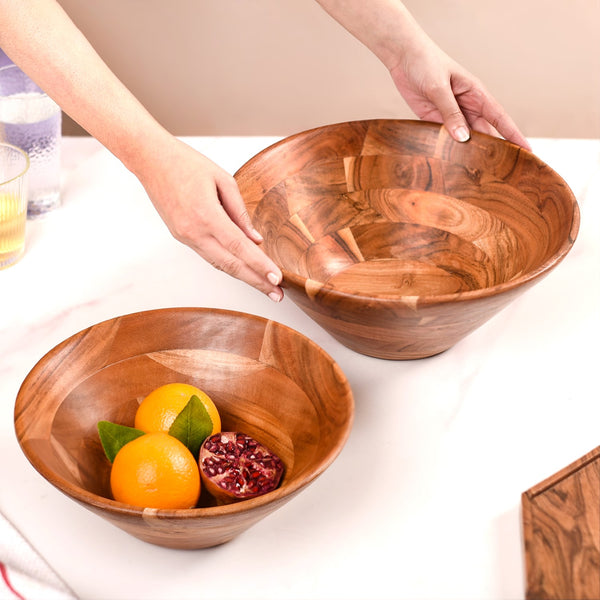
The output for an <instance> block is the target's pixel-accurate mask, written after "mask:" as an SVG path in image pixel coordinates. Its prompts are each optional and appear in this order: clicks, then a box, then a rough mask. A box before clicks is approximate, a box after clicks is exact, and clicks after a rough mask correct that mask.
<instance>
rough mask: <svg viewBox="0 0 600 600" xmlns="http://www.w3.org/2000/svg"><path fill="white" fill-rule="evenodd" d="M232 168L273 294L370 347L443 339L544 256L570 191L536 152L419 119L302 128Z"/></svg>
mask: <svg viewBox="0 0 600 600" xmlns="http://www.w3.org/2000/svg"><path fill="white" fill-rule="evenodd" d="M235 178H236V180H237V182H238V185H239V187H240V190H241V193H242V195H243V197H244V200H245V201H246V204H247V207H248V211H249V213H250V216H251V218H252V221H253V223H254V225H255V226H256V228H257V229H258V230H259V231H260V232H261V233H262V235H263V236H264V238H265V242H264V249H265V251H266V253H267V254H268V255H269V256H270V257H271V258H272V259H273V260H274V261H275V262H276V263H277V264H278V265H279V266H280V268H281V269H282V271H283V274H284V281H283V285H284V287H285V288H287V292H286V293H287V295H288V296H290V297H291V299H292V300H293V301H294V302H295V303H296V304H298V306H300V307H301V308H302V309H303V310H304V311H305V312H306V313H307V314H308V315H309V316H310V317H312V318H313V319H314V320H315V321H316V322H317V323H319V324H320V325H321V326H322V327H324V328H325V329H326V330H327V331H329V332H330V333H331V334H332V335H333V336H334V337H335V338H337V339H338V340H339V341H340V342H342V343H343V344H345V345H346V346H348V347H350V348H352V349H353V350H356V351H358V352H362V353H364V354H368V355H372V356H376V357H380V358H389V359H412V358H421V357H425V356H430V355H433V354H437V353H439V352H442V351H443V350H446V349H447V348H449V347H451V346H452V345H454V344H455V343H456V342H457V341H459V340H460V339H461V338H463V337H464V336H465V335H467V334H468V333H470V332H471V331H473V330H474V329H476V328H477V327H479V326H480V325H481V324H482V323H484V322H485V321H487V320H488V319H489V318H490V317H491V316H493V315H494V314H495V313H497V312H498V311H499V310H500V309H502V308H503V307H505V306H506V305H507V304H508V303H509V302H510V301H511V300H513V299H514V298H515V297H516V296H517V295H519V294H521V293H523V292H524V291H525V290H526V289H527V288H528V287H530V286H531V285H533V284H534V283H536V282H537V281H539V280H540V279H541V277H542V276H543V275H545V274H547V273H548V272H549V271H550V270H551V269H553V268H554V267H555V266H556V265H557V264H558V263H559V262H560V261H561V260H562V259H563V258H564V257H565V255H566V254H567V253H568V252H569V250H570V248H571V246H572V245H573V243H574V241H575V238H576V235H577V232H578V229H579V211H578V206H577V202H576V200H575V198H574V196H573V194H572V192H571V191H570V189H569V188H568V186H567V185H566V183H565V182H564V181H563V180H562V179H561V178H560V177H559V176H558V175H557V174H556V173H555V172H554V171H553V170H552V169H551V168H550V167H548V166H547V165H546V164H544V163H543V162H542V161H541V160H539V159H538V158H537V157H536V156H534V155H533V154H531V153H530V152H527V151H525V150H523V149H521V148H519V147H518V146H515V145H513V144H511V143H509V142H506V141H504V140H501V139H497V138H494V137H490V136H486V135H481V134H477V133H474V134H473V137H472V139H471V140H470V141H469V142H467V143H464V144H461V143H458V142H455V141H454V140H453V139H452V138H451V137H450V136H449V134H448V133H447V131H446V130H445V129H444V128H443V127H441V126H439V125H436V124H433V123H425V122H421V121H396V120H375V121H359V122H350V123H341V124H338V125H331V126H326V127H321V128H318V129H314V130H311V131H307V132H303V133H300V134H297V135H294V136H292V137H289V138H286V139H284V140H282V141H280V142H278V143H276V144H275V145H273V146H271V147H269V148H267V149H266V150H264V151H262V152H261V153H259V154H258V155H256V156H255V157H254V158H252V159H251V160H250V161H248V162H247V163H246V164H245V165H244V166H243V167H242V168H241V169H240V170H239V171H238V172H237V173H236V175H235Z"/></svg>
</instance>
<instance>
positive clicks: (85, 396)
mask: <svg viewBox="0 0 600 600" xmlns="http://www.w3.org/2000/svg"><path fill="white" fill-rule="evenodd" d="M171 382H180V383H190V384H192V385H194V386H196V387H199V388H200V389H202V390H204V391H205V392H206V393H208V394H209V395H210V396H211V398H212V399H213V401H214V403H215V405H216V406H217V409H218V410H219V413H220V416H221V420H222V429H223V431H242V432H244V433H247V434H248V435H250V436H252V437H254V438H255V439H257V440H258V441H260V442H262V443H263V444H265V445H266V446H267V447H268V448H270V449H271V450H272V451H273V452H275V453H276V454H277V455H278V456H279V457H280V458H281V459H282V461H283V463H284V466H285V472H284V476H283V479H282V481H281V483H280V485H279V487H278V488H277V489H276V490H274V491H271V492H269V493H267V494H265V495H263V496H259V497H255V498H252V499H247V500H243V501H240V502H236V503H233V504H228V505H218V504H217V503H216V502H214V501H211V500H210V499H206V498H204V496H201V500H200V504H199V507H197V508H191V509H177V510H163V509H160V510H159V509H148V508H146V509H142V508H138V507H135V506H130V505H127V504H122V503H119V502H116V501H115V500H112V499H111V494H110V483H109V476H110V463H109V462H108V460H107V458H106V456H105V455H104V451H103V449H102V446H101V443H100V440H99V436H98V432H97V423H98V422H99V421H101V420H108V421H112V422H114V423H119V424H123V425H129V426H133V422H134V415H135V412H136V409H137V407H138V405H139V402H140V401H141V400H142V399H143V398H144V397H145V396H146V395H147V394H148V393H149V392H150V391H152V390H153V389H156V388H157V387H159V386H161V385H163V384H165V383H171ZM353 415H354V404H353V398H352V393H351V390H350V387H349V384H348V382H347V380H346V377H345V376H344V374H343V373H342V371H341V370H340V368H339V367H338V365H337V364H336V363H335V362H334V361H333V360H332V359H331V358H330V357H329V356H328V355H327V354H326V353H325V352H324V351H323V350H322V349H321V348H319V347H318V346H317V345H316V344H315V343H313V342H312V341H310V340H309V339H308V338H306V337H304V336H303V335H301V334H299V333H297V332H295V331H294V330H292V329H290V328H288V327H286V326H284V325H281V324H279V323H276V322H274V321H270V320H266V319H263V318H260V317H257V316H252V315H248V314H244V313H237V312H231V311H224V310H213V309H203V308H180V309H163V310H155V311H148V312H141V313H135V314H131V315H126V316H122V317H118V318H115V319H112V320H109V321H105V322H102V323H99V324H97V325H94V326H92V327H90V328H88V329H86V330H84V331H81V332H80V333H77V334H76V335H74V336H72V337H70V338H68V339H67V340H65V341H64V342H62V343H61V344H59V345H58V346H56V347H55V348H54V349H52V350H51V351H50V352H49V353H48V354H46V355H45V356H44V357H43V358H42V359H41V360H40V361H39V362H38V363H37V364H36V365H35V366H34V367H33V369H32V370H31V372H30V373H29V374H28V376H27V377H26V379H25V380H24V382H23V384H22V386H21V388H20V390H19V393H18V396H17V400H16V404H15V430H16V434H17V438H18V440H19V443H20V445H21V448H22V449H23V452H24V453H25V455H26V456H27V458H28V459H29V461H30V462H31V464H32V465H33V466H34V467H35V468H36V469H37V471H39V473H41V475H43V476H44V477H45V478H46V479H47V480H48V481H49V482H50V483H51V484H53V485H54V486H56V487H57V488H58V489H59V490H60V491H62V492H63V493H65V494H66V495H67V496H69V497H70V498H72V499H74V500H76V501H77V502H79V503H80V504H82V505H83V506H85V507H86V508H88V509H89V510H91V511H93V512H94V513H97V514H98V515H100V516H102V517H104V518H105V519H107V520H108V521H110V522H111V523H113V524H114V525H116V526H118V527H120V528H122V529H124V530H125V531H127V532H129V533H130V534H132V535H134V536H136V537H138V538H140V539H142V540H145V541H147V542H151V543H153V544H157V545H161V546H167V547H171V548H204V547H209V546H215V545H217V544H221V543H223V542H227V541H229V540H231V539H232V538H234V537H235V536H236V535H238V534H239V533H241V532H242V531H244V530H246V529H247V528H248V527H250V526H251V525H253V524H254V523H256V522H257V521H259V520H260V519H262V518H263V517H265V516H266V515H268V514H269V513H271V512H273V511H274V510H276V509H277V508H279V507H280V506H282V505H283V504H284V503H286V502H287V501H289V500H290V499H291V498H293V497H294V496H295V495H296V494H298V493H299V492H300V491H301V490H302V489H303V488H305V487H306V486H307V485H308V484H309V483H311V482H312V481H313V480H314V479H315V478H316V477H317V476H318V475H320V474H321V473H323V471H325V469H326V468H327V467H328V466H329V465H330V464H331V463H332V462H333V460H334V459H335V458H336V457H337V455H338V454H339V452H340V451H341V449H342V447H343V445H344V443H345V441H346V439H347V437H348V435H349V433H350V428H351V425H352V420H353ZM324 510H326V509H325V508H324Z"/></svg>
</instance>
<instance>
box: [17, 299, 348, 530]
mask: <svg viewBox="0 0 600 600" xmlns="http://www.w3.org/2000/svg"><path fill="white" fill-rule="evenodd" d="M174 312H175V313H181V312H196V313H204V314H222V315H228V316H231V317H234V318H240V319H242V320H254V321H260V322H262V323H265V324H268V323H271V324H273V325H275V326H276V327H278V328H281V329H283V330H284V331H286V332H287V333H288V334H290V335H292V336H294V337H298V338H299V339H301V340H302V341H303V343H305V344H308V345H309V346H311V347H312V348H313V349H314V350H316V351H317V353H318V354H320V355H321V356H322V357H323V358H324V359H325V360H326V361H327V362H329V363H330V364H331V365H332V367H333V368H334V369H335V370H336V372H337V374H338V376H339V378H340V379H339V383H340V387H342V388H344V389H345V391H344V394H343V397H344V398H345V400H346V404H347V409H348V419H347V420H346V422H345V423H344V425H343V426H341V427H340V428H339V439H338V441H337V443H336V444H335V445H334V446H333V447H332V449H331V450H330V451H329V453H328V454H327V456H326V457H325V458H324V460H322V461H321V463H319V465H318V466H317V467H316V468H312V469H310V470H309V471H308V473H305V474H303V476H302V477H301V478H298V479H295V480H293V481H290V482H286V481H285V480H284V482H283V484H282V485H281V486H280V487H278V488H277V489H275V490H273V491H272V492H268V493H267V494H264V495H262V496H258V497H256V498H250V499H248V500H243V501H240V502H235V503H232V504H227V505H220V506H210V507H198V508H187V509H154V508H142V507H137V506H133V505H129V504H125V503H122V502H117V501H116V500H113V499H112V498H106V497H104V496H100V495H98V494H94V493H93V492H90V491H88V490H86V489H84V488H81V487H79V486H78V485H75V484H73V483H71V482H69V481H67V480H66V479H64V478H62V477H60V476H59V475H56V474H55V473H54V472H53V471H51V470H50V469H47V468H45V466H44V464H43V463H41V462H40V461H39V460H38V457H37V455H36V454H31V453H28V452H27V451H26V450H25V448H24V447H23V445H22V444H21V436H20V435H19V433H18V431H17V430H16V428H15V433H16V437H17V441H18V442H19V446H20V447H21V450H22V452H23V453H24V454H25V456H26V457H27V459H28V460H29V462H30V463H31V464H32V466H33V467H34V468H35V470H36V471H38V473H40V475H42V476H43V477H44V479H46V480H47V481H48V482H49V483H51V484H52V485H53V486H54V487H56V488H57V489H58V490H59V491H61V492H62V493H64V494H65V495H67V496H69V497H71V498H72V499H74V500H76V501H77V502H79V503H81V504H83V505H87V506H90V507H94V508H97V509H100V510H103V511H108V512H109V513H111V514H113V515H121V516H135V517H140V518H142V517H143V516H144V515H150V514H151V515H152V516H156V517H157V518H159V519H160V518H162V519H176V520H180V519H181V520H185V519H192V518H219V517H221V516H224V515H235V514H240V513H246V512H248V511H251V510H253V509H258V508H260V507H263V506H267V505H269V504H272V503H276V502H278V501H282V500H286V499H287V498H288V497H290V498H291V497H292V496H293V495H295V494H296V493H297V492H299V491H300V490H301V489H302V488H304V487H306V486H307V485H308V484H310V483H311V482H312V481H314V480H315V479H316V478H317V477H319V476H320V475H321V474H322V473H323V472H324V471H326V470H327V469H328V468H329V467H330V466H331V464H332V463H333V462H334V460H335V459H336V458H337V457H338V455H339V454H340V452H341V451H342V449H343V447H344V445H345V444H346V442H347V440H348V437H349V436H350V432H351V430H352V425H353V422H354V396H353V393H352V388H351V387H350V383H349V382H348V379H347V377H346V375H345V374H344V372H343V371H342V369H341V367H340V366H339V365H338V363H337V362H336V361H335V360H334V359H333V358H332V357H331V356H330V355H329V354H328V353H327V352H326V351H325V350H324V349H323V348H321V347H320V346H319V345H318V344H317V343H316V342H314V341H313V340H311V339H310V338H308V337H307V336H305V335H304V334H302V333H300V332H299V331H296V330H295V329H293V328H292V327H289V326H288V325H284V324H283V323H280V322H278V321H274V320H273V319H267V318H265V317H261V316H258V315H254V314H250V313H245V312H241V311H234V310H228V309H222V308H211V307H173V308H159V309H150V310H144V311H138V312H132V313H127V314H123V315H120V316H117V317H112V318H110V319H105V320H103V321H99V322H97V323H95V324H93V325H90V326H88V327H85V328H84V329H82V330H80V331H78V332H76V333H74V334H72V335H70V336H69V337H68V338H66V339H65V340H63V341H62V342H59V343H58V344H56V345H55V346H54V347H53V348H51V349H50V350H48V352H46V353H45V354H44V355H43V356H42V357H41V358H40V359H39V360H38V361H37V363H36V364H35V365H34V366H33V368H32V369H31V370H30V371H29V373H28V374H27V375H26V377H25V379H24V380H23V383H22V384H21V386H20V388H19V391H18V393H17V398H16V401H15V409H14V415H15V425H16V415H17V413H18V412H19V407H20V406H21V404H23V403H24V401H25V399H24V397H23V396H22V390H23V388H24V386H25V384H26V382H27V380H28V379H29V378H32V377H35V375H36V373H37V372H38V371H40V370H42V369H43V368H44V365H45V363H46V362H47V361H48V360H49V359H50V358H51V357H52V355H53V354H54V353H55V352H57V351H58V350H59V349H60V348H61V347H63V346H64V345H66V344H68V343H69V342H70V341H72V340H73V339H74V338H76V337H78V336H81V335H83V334H85V333H86V332H87V331H89V330H90V329H92V328H93V327H96V326H99V325H103V324H107V323H110V322H113V321H115V320H120V319H127V318H132V317H139V316H143V315H146V314H159V313H174Z"/></svg>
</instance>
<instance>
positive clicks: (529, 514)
mask: <svg viewBox="0 0 600 600" xmlns="http://www.w3.org/2000/svg"><path fill="white" fill-rule="evenodd" d="M522 512H523V533H524V543H525V566H526V573H527V593H526V596H527V598H528V600H534V599H535V600H542V599H556V600H562V599H566V598H568V599H570V600H576V599H579V600H584V599H589V600H597V599H598V598H600V447H598V448H596V449H595V450H593V451H592V452H590V453H589V454H586V455H585V456H583V457H582V458H580V459H579V460H577V461H575V462H574V463H573V464H571V465H569V466H568V467H565V468H564V469H562V470H561V471H559V472H558V473H557V474H556V475H553V476H552V477H550V478H548V479H547V480H545V481H543V482H541V483H540V484H538V485H536V486H535V487H533V488H531V489H530V490H528V491H526V492H524V493H523V496H522Z"/></svg>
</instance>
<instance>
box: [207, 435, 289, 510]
mask: <svg viewBox="0 0 600 600" xmlns="http://www.w3.org/2000/svg"><path fill="white" fill-rule="evenodd" d="M198 464H199V466H200V475H201V477H202V481H203V484H204V485H205V486H206V489H207V490H208V491H209V492H210V493H211V494H212V495H213V496H215V497H216V498H217V499H218V500H220V501H221V502H234V501H236V500H244V499H247V498H254V497H256V496H260V495H262V494H266V493H267V492H270V491H272V490H274V489H275V488H276V487H277V486H278V485H279V482H280V481H281V477H282V475H283V471H284V466H283V462H282V461H281V459H280V458H279V457H278V456H277V455H276V454H274V453H273V452H271V451H270V450H269V449H268V448H267V447H266V446H263V445H262V444H261V443H260V442H258V441H257V440H255V439H254V438H252V437H250V436H249V435H246V434H245V433H240V432H236V431H226V432H221V433H215V434H214V435H211V436H209V437H207V438H206V440H204V443H203V444H202V447H201V448H200V456H199V458H198Z"/></svg>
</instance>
